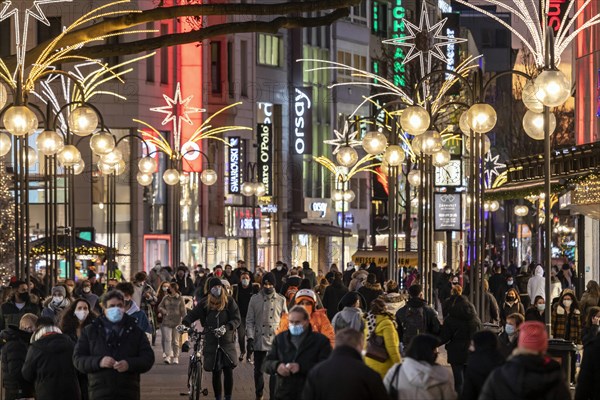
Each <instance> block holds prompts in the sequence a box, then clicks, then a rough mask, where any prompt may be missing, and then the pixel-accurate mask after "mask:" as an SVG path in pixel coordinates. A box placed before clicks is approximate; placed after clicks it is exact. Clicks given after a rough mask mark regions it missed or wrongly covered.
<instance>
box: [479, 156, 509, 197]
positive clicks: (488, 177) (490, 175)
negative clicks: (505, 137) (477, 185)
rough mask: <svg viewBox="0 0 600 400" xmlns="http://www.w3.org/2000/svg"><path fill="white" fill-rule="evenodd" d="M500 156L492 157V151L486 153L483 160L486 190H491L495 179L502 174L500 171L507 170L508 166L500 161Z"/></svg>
mask: <svg viewBox="0 0 600 400" xmlns="http://www.w3.org/2000/svg"><path fill="white" fill-rule="evenodd" d="M499 158H500V154H496V155H495V156H493V155H492V152H491V151H488V152H487V153H485V158H484V159H483V168H484V173H485V187H486V189H488V188H491V187H492V185H493V183H494V178H495V177H498V176H500V174H501V173H502V172H501V171H500V170H502V169H506V164H503V163H501V162H499V161H498V159H499Z"/></svg>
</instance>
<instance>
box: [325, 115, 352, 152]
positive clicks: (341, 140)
mask: <svg viewBox="0 0 600 400" xmlns="http://www.w3.org/2000/svg"><path fill="white" fill-rule="evenodd" d="M333 134H334V135H335V139H329V140H323V143H325V144H330V145H332V146H334V147H333V154H337V152H338V151H340V148H341V147H344V146H350V147H357V146H360V145H361V143H362V142H361V141H360V140H356V135H358V131H352V132H350V124H349V123H348V120H345V121H344V128H343V129H342V131H341V132H340V131H338V130H337V129H334V130H333Z"/></svg>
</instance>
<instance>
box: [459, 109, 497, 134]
mask: <svg viewBox="0 0 600 400" xmlns="http://www.w3.org/2000/svg"><path fill="white" fill-rule="evenodd" d="M467 121H468V123H469V126H470V127H471V129H472V130H473V132H477V133H488V132H489V131H491V130H492V129H494V126H496V122H497V121H498V115H497V114H496V110H494V107H492V106H490V105H489V104H486V103H475V104H473V105H472V106H471V107H470V108H469V110H468V111H467Z"/></svg>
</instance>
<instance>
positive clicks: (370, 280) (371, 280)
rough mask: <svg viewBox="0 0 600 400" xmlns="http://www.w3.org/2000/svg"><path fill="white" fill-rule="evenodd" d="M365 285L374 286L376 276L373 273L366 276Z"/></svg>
mask: <svg viewBox="0 0 600 400" xmlns="http://www.w3.org/2000/svg"><path fill="white" fill-rule="evenodd" d="M367 283H370V284H371V285H374V284H376V283H377V276H376V275H375V274H374V273H372V272H371V273H369V275H368V276H367Z"/></svg>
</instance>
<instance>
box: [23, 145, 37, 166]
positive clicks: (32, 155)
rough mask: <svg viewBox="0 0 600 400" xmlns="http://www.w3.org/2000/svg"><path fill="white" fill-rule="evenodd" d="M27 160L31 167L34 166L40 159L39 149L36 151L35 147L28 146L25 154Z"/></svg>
mask: <svg viewBox="0 0 600 400" xmlns="http://www.w3.org/2000/svg"><path fill="white" fill-rule="evenodd" d="M25 160H26V162H27V165H28V166H29V167H32V166H33V165H35V163H36V162H37V161H38V155H37V151H35V149H34V148H33V147H31V146H27V155H26V156H25Z"/></svg>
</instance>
